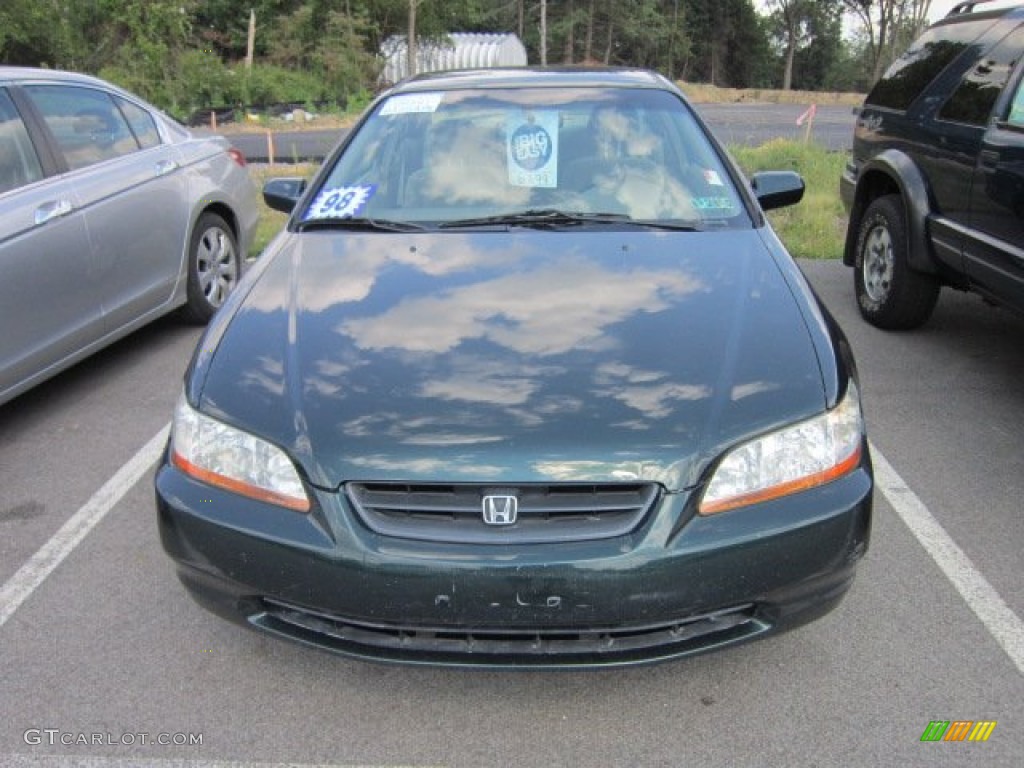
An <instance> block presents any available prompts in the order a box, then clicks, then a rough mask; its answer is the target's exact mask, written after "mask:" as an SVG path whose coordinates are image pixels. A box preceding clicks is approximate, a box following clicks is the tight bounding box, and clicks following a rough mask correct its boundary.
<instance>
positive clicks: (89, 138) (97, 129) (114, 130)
mask: <svg viewBox="0 0 1024 768" xmlns="http://www.w3.org/2000/svg"><path fill="white" fill-rule="evenodd" d="M25 91H26V93H28V95H29V97H30V98H31V99H32V101H33V102H35V105H36V107H37V108H38V109H39V111H40V112H41V113H42V115H43V120H45V121H46V125H47V127H48V128H49V129H50V132H51V133H52V134H53V137H54V138H55V139H56V140H57V144H58V145H59V146H60V149H61V152H62V153H63V154H64V159H65V160H66V161H67V164H68V167H69V168H70V169H71V170H77V169H79V168H85V167H87V166H90V165H93V164H95V163H100V162H103V161H104V160H110V159H113V158H115V157H121V156H122V155H127V154H130V153H132V152H136V151H137V150H138V149H139V142H138V141H137V140H136V138H135V135H134V134H133V133H132V131H131V129H130V128H129V127H128V123H127V122H126V121H125V119H124V116H123V115H122V114H121V112H120V110H118V108H117V107H116V106H115V105H114V102H113V100H112V99H111V98H110V96H109V95H108V94H106V93H104V92H103V91H100V90H96V89H94V88H79V87H75V86H64V85H35V86H28V87H26V88H25Z"/></svg>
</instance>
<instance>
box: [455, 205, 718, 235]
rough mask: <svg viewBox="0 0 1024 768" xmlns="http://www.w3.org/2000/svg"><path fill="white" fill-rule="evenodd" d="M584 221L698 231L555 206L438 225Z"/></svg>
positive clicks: (554, 224) (678, 224)
mask: <svg viewBox="0 0 1024 768" xmlns="http://www.w3.org/2000/svg"><path fill="white" fill-rule="evenodd" d="M583 224H626V225H628V226H635V227H649V228H653V229H669V230H673V231H676V232H697V231H699V228H698V227H696V226H694V225H693V224H684V223H681V222H676V221H660V220H657V219H634V218H633V217H631V216H629V215H628V214H625V213H591V212H586V211H560V210H558V209H557V208H538V209H533V210H529V211H520V212H517V213H499V214H497V215H495V216H481V217H479V218H475V219H456V220H455V221H446V222H443V223H441V224H439V225H438V227H439V228H440V229H462V228H472V227H496V226H513V227H564V226H576V225H583Z"/></svg>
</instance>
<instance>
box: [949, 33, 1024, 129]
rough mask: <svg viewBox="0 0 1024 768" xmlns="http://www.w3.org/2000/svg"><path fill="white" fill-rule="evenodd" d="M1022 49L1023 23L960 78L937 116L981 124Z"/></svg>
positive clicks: (989, 112) (986, 117)
mask: <svg viewBox="0 0 1024 768" xmlns="http://www.w3.org/2000/svg"><path fill="white" fill-rule="evenodd" d="M1022 49H1024V27H1018V28H1017V29H1016V30H1014V31H1013V32H1011V33H1010V34H1009V35H1007V37H1006V39H1004V40H1003V41H1002V42H1001V43H1000V44H999V45H997V46H996V47H995V48H994V49H993V50H992V51H991V52H990V53H989V54H988V55H987V56H985V57H984V58H982V59H981V61H979V62H978V63H977V65H976V66H974V67H973V68H972V69H971V70H970V71H969V72H968V73H967V74H966V75H964V79H963V80H962V81H960V85H959V86H957V89H956V91H954V92H953V95H952V96H951V97H950V98H949V101H947V102H946V103H945V105H943V107H942V109H941V111H940V112H939V119H940V120H951V121H953V122H957V123H968V124H970V125H984V124H985V123H986V122H988V117H989V115H990V114H992V108H993V107H994V106H995V104H996V99H997V98H999V94H1000V93H1001V92H1002V90H1003V86H1005V85H1006V82H1007V81H1008V80H1009V79H1010V74H1011V73H1012V72H1013V68H1014V66H1015V65H1016V63H1017V61H1018V59H1020V54H1021V50H1022Z"/></svg>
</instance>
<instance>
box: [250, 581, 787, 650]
mask: <svg viewBox="0 0 1024 768" xmlns="http://www.w3.org/2000/svg"><path fill="white" fill-rule="evenodd" d="M262 602H263V608H264V610H263V611H262V612H260V613H258V614H255V615H253V616H251V617H250V619H249V621H250V622H251V623H252V624H254V625H255V626H257V627H260V628H262V629H264V630H267V631H270V632H274V633H275V634H278V635H283V636H285V637H288V638H290V639H292V640H298V641H300V642H304V643H308V644H310V645H315V646H317V647H319V648H324V649H327V650H333V651H336V652H339V653H344V654H347V655H350V656H357V657H360V658H366V659H379V660H388V661H402V662H410V663H438V664H461V665H483V666H576V665H592V664H597V665H618V664H636V663H638V662H642V661H652V660H655V659H667V658H674V657H678V656H687V655H690V654H693V653H699V652H701V651H706V650H710V649H712V648H718V647H722V646H725V645H729V644H732V643H735V642H740V641H742V640H749V639H751V638H753V637H756V636H758V635H761V634H764V633H765V632H768V631H769V630H770V629H771V625H770V624H769V623H767V622H766V621H764V620H762V619H760V618H758V617H757V611H756V606H754V605H753V604H749V603H748V604H745V605H738V606H733V607H730V608H726V609H723V610H719V611H713V612H710V613H703V614H699V615H693V616H687V617H685V618H682V619H679V620H676V621H665V622H660V623H656V624H648V625H637V626H623V627H582V628H538V629H516V628H509V627H507V628H478V629H469V628H462V627H422V626H421V627H403V626H395V625H384V624H370V623H366V622H361V621H351V620H348V619H343V618H340V617H337V616H330V615H327V614H323V613H316V612H312V611H309V610H306V609H304V608H299V607H297V606H293V605H288V604H287V603H281V602H278V601H276V600H270V599H267V598H264V599H263V601H262Z"/></svg>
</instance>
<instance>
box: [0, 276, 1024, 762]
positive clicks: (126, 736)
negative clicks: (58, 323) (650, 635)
mask: <svg viewBox="0 0 1024 768" xmlns="http://www.w3.org/2000/svg"><path fill="white" fill-rule="evenodd" d="M803 267H804V269H805V270H806V272H807V274H808V275H809V277H810V279H811V281H812V283H813V284H814V285H815V286H816V289H817V290H818V292H819V293H820V295H821V296H822V297H823V298H824V300H825V301H826V302H827V303H828V305H830V306H831V307H832V308H833V310H834V312H835V313H836V315H837V316H838V317H839V319H840V321H841V323H842V324H843V325H844V327H845V328H846V329H847V332H848V335H849V336H850V339H851V342H852V343H853V345H854V349H855V351H856V352H857V354H858V360H859V363H860V368H861V374H862V388H863V390H864V398H865V405H866V411H867V418H868V422H869V427H870V430H871V437H872V440H873V443H874V444H875V446H876V448H877V449H878V456H879V457H880V459H882V458H884V459H886V460H887V463H886V465H885V467H886V468H885V471H884V472H883V473H881V474H883V475H884V476H885V477H884V479H885V481H886V486H887V487H886V490H885V493H882V492H879V494H878V496H877V501H876V522H875V529H874V537H873V541H872V546H871V550H870V552H869V553H868V555H867V557H866V559H865V561H864V562H863V564H862V566H861V569H860V572H859V575H858V580H857V582H856V583H855V585H854V587H853V590H852V592H851V593H850V595H849V596H848V598H847V599H846V600H845V602H844V603H843V604H842V605H841V606H840V607H839V608H838V610H837V611H835V612H834V613H833V614H831V615H829V616H828V617H826V618H825V619H823V620H821V621H819V622H817V623H815V624H812V625H810V626H808V627H805V628H803V629H800V630H798V631H795V632H792V633H789V634H787V635H783V636H780V637H777V638H773V639H770V640H767V641H763V642H760V643H754V644H750V645H747V646H744V647H741V648H737V649H733V650H731V651H727V652H723V653H718V654H711V655H706V656H702V657H698V658H695V659H691V660H685V661H682V662H678V663H671V664H664V665H660V666H655V667H647V668H640V669H632V670H620V671H607V670H606V671H595V672H575V673H547V672H545V673H537V672H533V673H514V672H507V671H506V672H486V671H472V670H441V669H418V668H396V667H387V666H378V665H370V664H365V663H359V662H354V661H349V660H345V659H341V658H336V657H333V656H330V655H327V654H325V653H321V652H317V651H311V650H308V649H305V648H302V647H298V646H295V645H291V644H286V643H282V642H280V641H276V640H271V639H268V638H265V637H263V636H260V635H257V634H256V633H254V632H250V631H247V630H244V629H240V628H237V627H235V626H233V625H229V624H226V623H224V622H222V621H220V620H219V619H217V618H215V617H213V616H211V615H208V614H207V613H206V612H204V611H203V610H201V609H200V608H198V607H197V606H196V605H194V604H193V603H192V602H191V601H190V600H189V598H188V597H187V596H186V595H185V593H184V592H183V590H182V589H181V587H180V586H179V585H178V583H177V582H176V580H175V578H174V576H173V571H172V568H171V565H170V562H169V561H168V560H167V558H166V557H165V556H164V555H163V552H162V551H161V549H160V545H159V542H158V540H157V536H156V530H155V523H154V509H153V493H152V490H151V482H152V471H151V470H148V469H144V470H143V471H142V472H141V479H140V480H138V482H133V481H132V478H131V476H130V473H129V477H128V479H125V478H124V477H123V474H124V473H123V470H122V468H123V467H124V465H125V464H126V462H129V460H130V459H131V458H132V457H133V456H134V455H135V454H136V453H137V452H138V451H139V449H140V447H141V446H143V445H145V444H146V443H147V441H149V440H150V439H151V438H152V437H153V436H154V435H156V434H157V433H158V432H159V430H160V429H161V428H162V427H163V426H164V425H165V424H166V423H167V420H168V418H169V415H170V412H171V409H172V407H173V404H174V400H175V398H176V397H177V394H178V388H179V382H180V377H181V374H182V372H183V370H184V367H185V365H186V362H187V359H188V356H189V354H190V351H191V348H192V346H193V345H194V343H195V341H196V339H197V337H198V333H199V332H198V331H197V330H196V329H194V328H190V327H184V326H181V325H178V324H176V323H175V322H173V321H171V320H164V321H160V322H158V323H156V324H154V325H153V326H151V327H149V328H147V329H144V330H143V331H141V332H140V333H137V334H135V335H133V336H132V337H131V338H129V339H127V340H125V341H123V342H121V343H119V344H117V345H116V346H114V347H113V348H111V349H109V350H107V351H105V352H103V353H101V354H99V355H97V356H95V357H94V358H92V359H91V360H89V361H87V362H86V363H84V364H82V365H79V366H77V367H76V368H75V369H73V370H71V371H69V372H66V373H64V374H62V375H61V376H60V377H58V378H57V379H55V380H53V381H51V382H49V383H47V384H44V385H42V386H40V387H39V388H37V389H35V390H34V391H32V392H30V393H28V394H26V395H24V396H22V397H21V398H18V399H17V400H15V401H13V402H12V403H9V404H7V405H6V406H3V407H0V435H2V436H3V440H0V553H2V558H0V580H2V583H3V585H4V586H3V588H2V589H0V617H2V616H3V615H4V613H5V609H6V608H7V607H9V605H10V603H9V597H10V592H9V590H8V587H9V586H10V585H11V583H12V582H14V583H15V585H18V584H24V583H25V582H24V579H25V575H24V566H25V564H26V563H28V562H30V558H32V557H33V554H34V553H37V552H38V551H39V550H40V548H42V547H44V545H45V544H46V543H47V542H48V541H52V537H54V536H55V534H57V533H58V529H60V528H61V526H62V525H64V524H65V523H66V522H67V521H68V520H69V519H72V516H73V515H75V514H76V511H78V510H81V509H83V508H85V509H86V511H87V512H88V511H89V510H91V512H90V516H91V518H92V519H94V520H96V521H97V522H96V526H95V528H94V529H92V530H91V532H89V533H88V534H87V535H85V536H84V538H82V540H81V543H79V544H78V545H77V546H75V547H73V548H72V549H71V551H70V554H69V555H68V556H67V558H66V559H65V560H63V562H61V563H60V564H59V565H58V566H57V567H56V568H55V569H54V570H53V571H52V573H50V574H49V575H48V576H47V577H46V578H45V579H44V580H42V582H41V584H40V585H39V586H38V587H36V588H34V589H32V590H30V591H29V592H28V593H27V594H26V595H24V597H25V599H24V601H23V602H22V603H21V604H20V606H19V607H17V608H16V610H14V611H13V613H9V616H8V618H7V621H6V623H4V624H3V625H2V626H0V649H2V652H0V765H3V766H79V767H82V766H85V767H88V768H92V767H94V766H95V767H97V768H98V767H99V766H112V765H113V766H125V767H127V766H132V767H133V768H134V767H135V766H146V765H151V766H160V768H165V767H166V768H171V766H179V765H181V764H182V763H180V762H174V761H178V760H188V761H196V764H197V765H204V766H217V765H224V763H222V762H221V761H234V760H239V761H259V762H268V763H269V762H275V761H280V762H285V761H287V762H293V763H303V764H306V763H309V764H312V763H335V764H346V765H352V764H360V765H376V766H392V765H399V764H401V765H450V766H506V765H508V766H511V765H515V766H545V767H546V766H561V765H564V766H581V765H594V766H681V765H701V766H730V767H732V766H768V765H771V766H776V765H786V766H877V765H900V766H929V767H930V766H953V765H957V766H963V765H977V766H985V767H986V768H998V767H1000V766H1013V767H1014V768H1016V766H1019V765H1020V756H1021V755H1022V754H1024V676H1022V669H1024V666H1022V665H1024V640H1022V634H1021V632H1022V630H1021V628H1020V626H1021V625H1020V619H1019V618H1018V617H1020V616H1024V584H1022V580H1021V576H1020V574H1021V572H1022V568H1021V566H1022V556H1021V545H1022V543H1024V517H1022V516H1021V515H1020V509H1021V504H1020V498H1021V497H1022V496H1024V472H1022V471H1021V470H1022V468H1024V465H1022V460H1021V457H1022V456H1024V434H1022V432H1021V430H1020V424H1021V421H1022V417H1024V387H1022V386H1021V383H1020V372H1021V371H1022V370H1024V348H1022V346H1021V344H1020V339H1021V338H1024V320H1021V319H1018V318H1015V317H1010V316H1007V315H1006V314H1004V313H1002V312H999V311H996V310H992V309H990V308H988V307H986V306H984V305H983V304H982V303H981V302H980V301H978V300H977V299H975V298H973V297H970V296H964V295H958V294H957V295H955V294H952V293H950V294H948V295H944V296H943V299H942V300H941V301H940V305H939V309H938V311H937V313H936V316H935V318H934V319H933V321H932V323H931V324H930V325H929V326H928V327H927V328H925V329H924V330H922V331H919V332H916V333H908V334H901V335H889V334H884V333H882V332H879V331H875V330H873V329H870V328H868V327H867V326H865V325H864V324H863V323H861V322H860V321H859V319H858V318H857V317H856V316H855V311H854V308H853V299H852V295H851V293H852V292H851V287H850V279H849V274H848V272H847V270H845V269H844V268H842V267H841V266H840V265H839V264H837V263H835V262H826V263H810V262H808V263H804V264H803ZM890 465H891V468H890ZM144 466H145V464H144ZM119 472H121V473H122V475H121V476H118V473H119ZM894 475H895V479H894ZM114 477H117V478H118V479H115V480H114V481H113V482H112V483H111V482H110V480H111V478H114ZM901 478H902V480H903V481H905V483H906V485H905V486H902V485H901V484H900V482H899V481H900V479H901ZM105 484H106V485H105ZM101 488H102V489H103V490H102V492H101V493H99V495H98V496H94V494H97V491H98V490H99V489H101ZM122 493H123V495H119V494H122ZM915 499H916V500H918V501H919V502H920V503H921V504H923V505H924V506H925V507H926V508H927V512H926V513H925V515H926V516H927V515H930V517H931V519H933V520H934V521H935V522H937V523H938V524H940V525H941V526H942V528H943V529H944V530H945V532H946V533H947V534H948V536H949V537H950V538H951V540H952V541H953V542H955V544H956V545H958V546H959V547H960V549H961V555H962V558H960V559H957V556H956V554H955V552H954V553H953V559H954V561H955V562H954V563H953V566H952V571H951V573H952V574H953V577H954V578H957V579H961V580H966V581H964V584H966V587H964V586H963V585H961V589H962V590H963V591H964V593H965V594H966V597H965V596H964V595H962V594H961V593H960V592H959V591H958V590H957V588H956V587H954V585H953V583H952V582H951V581H950V579H949V578H948V577H947V575H946V574H945V573H944V572H943V570H942V569H941V568H940V566H939V564H938V563H937V562H936V560H934V559H933V558H932V556H931V555H929V554H928V552H927V551H926V549H925V547H924V546H923V545H922V543H921V541H920V540H919V539H918V538H917V537H916V536H915V534H914V533H913V532H912V529H911V527H910V526H908V524H907V523H906V522H904V518H903V517H901V515H908V517H907V520H908V521H909V522H910V525H914V526H918V524H919V516H918V517H915V516H914V513H915V512H918V513H919V512H920V509H919V508H918V507H916V506H915V505H914V504H913V503H912V502H913V501H914V500H915ZM107 507H109V508H110V511H109V513H107V514H106V516H105V517H102V518H97V516H96V514H94V513H95V512H96V510H103V509H106V508H107ZM908 510H909V511H908ZM75 519H78V518H77V517H76V518H75ZM928 535H931V537H932V539H931V540H930V541H929V546H932V545H934V544H935V542H936V541H938V542H939V544H940V545H941V544H943V542H944V541H945V539H943V538H942V536H941V535H939V534H937V533H936V532H935V530H934V529H931V533H930V534H928V531H927V530H926V533H925V538H926V539H927V538H928ZM60 536H63V539H62V541H65V542H67V541H69V540H71V539H69V538H68V536H71V537H73V536H74V531H72V532H71V533H70V534H69V533H68V532H67V531H64V533H63V534H60ZM939 550H940V552H939V559H940V561H942V562H943V563H945V564H946V565H947V566H949V557H950V556H949V551H948V548H947V551H946V554H943V553H942V546H940V547H939ZM19 569H22V570H19ZM30 575H31V574H30ZM979 575H980V576H982V577H984V581H982V582H979V581H978V580H977V579H976V577H977V576H979ZM979 585H980V586H979ZM986 585H987V586H986ZM987 590H988V591H987ZM992 595H995V596H996V600H997V601H998V600H1000V599H1001V600H1002V601H1003V608H1004V609H1005V611H1003V610H1002V609H1000V608H999V605H998V604H994V603H993V602H992V599H991V598H992ZM993 617H994V618H993ZM1014 620H1016V623H1014ZM997 638H998V639H997ZM1000 641H1002V645H1001V644H1000ZM1015 644H1016V645H1015ZM1004 646H1005V647H1004ZM937 719H938V720H992V721H996V722H997V723H998V725H997V726H996V728H995V730H994V731H993V733H992V735H991V737H990V739H989V741H988V742H986V743H984V744H968V743H962V744H947V743H921V742H920V737H921V735H922V733H923V731H924V730H925V728H926V726H927V725H928V723H929V722H930V721H932V720H937ZM48 731H49V733H48ZM142 734H145V737H143V735H142ZM160 734H167V737H168V738H167V740H170V741H174V740H181V739H186V740H187V739H188V738H189V737H190V735H191V737H193V738H194V737H195V736H199V737H201V740H202V744H201V745H196V744H191V745H189V744H184V745H179V746H174V745H173V744H172V745H171V746H160V745H155V744H152V743H143V741H144V740H145V741H146V742H151V741H152V740H155V739H158V738H159V737H160ZM83 740H84V741H85V742H86V743H81V742H82V741H83ZM94 740H96V741H99V742H100V743H90V742H93V741H94ZM62 741H63V742H71V743H62ZM51 742H52V743H51ZM232 765H234V763H232Z"/></svg>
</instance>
